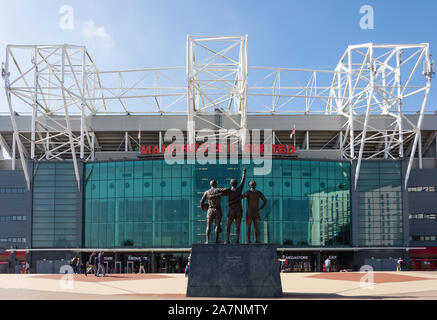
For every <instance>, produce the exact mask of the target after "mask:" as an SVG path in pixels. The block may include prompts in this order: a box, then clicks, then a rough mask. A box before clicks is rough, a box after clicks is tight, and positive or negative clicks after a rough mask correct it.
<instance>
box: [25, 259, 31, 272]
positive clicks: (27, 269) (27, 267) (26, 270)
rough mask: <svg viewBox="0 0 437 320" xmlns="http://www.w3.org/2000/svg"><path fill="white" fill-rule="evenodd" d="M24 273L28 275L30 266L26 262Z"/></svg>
mask: <svg viewBox="0 0 437 320" xmlns="http://www.w3.org/2000/svg"><path fill="white" fill-rule="evenodd" d="M24 272H25V273H30V265H29V262H27V261H26V269H25V271H24Z"/></svg>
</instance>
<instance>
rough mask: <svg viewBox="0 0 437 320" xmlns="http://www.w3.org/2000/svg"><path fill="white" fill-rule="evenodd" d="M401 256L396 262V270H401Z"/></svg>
mask: <svg viewBox="0 0 437 320" xmlns="http://www.w3.org/2000/svg"><path fill="white" fill-rule="evenodd" d="M402 262H403V261H402V258H399V259H398V261H397V263H396V271H402Z"/></svg>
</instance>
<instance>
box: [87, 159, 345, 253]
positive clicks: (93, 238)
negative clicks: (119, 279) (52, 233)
mask: <svg viewBox="0 0 437 320" xmlns="http://www.w3.org/2000/svg"><path fill="white" fill-rule="evenodd" d="M243 167H246V168H247V180H246V186H245V187H244V189H243V190H247V189H248V182H249V181H250V180H255V181H256V182H257V189H258V190H260V191H261V192H263V193H264V195H265V196H266V198H267V200H268V204H267V206H266V208H265V209H264V210H262V211H261V213H260V215H261V221H260V224H259V235H260V241H261V242H262V243H276V244H278V245H280V246H285V247H287V246H290V247H299V246H300V247H311V246H315V247H317V246H350V245H351V240H350V239H351V235H350V233H351V218H350V217H351V206H350V164H349V163H348V162H330V161H302V160H290V159H288V160H279V159H276V160H273V167H272V171H271V173H270V174H269V175H266V176H253V165H245V164H244V165H243V164H242V163H241V161H240V163H238V164H226V165H223V164H221V165H198V164H197V165H176V164H175V165H168V164H166V163H165V161H164V160H143V161H116V162H95V163H86V164H85V174H84V175H85V176H84V188H85V189H84V246H85V247H87V248H95V247H99V248H128V247H132V248H154V247H156V248H170V247H171V248H188V247H190V246H191V244H193V243H203V242H204V241H205V228H206V213H205V212H203V211H201V209H200V206H199V202H200V199H201V197H202V195H203V193H204V191H206V190H207V189H209V181H210V180H211V179H216V180H217V181H218V184H219V185H218V186H219V187H221V188H222V187H228V186H229V182H230V180H231V179H232V178H235V179H238V180H240V179H241V174H242V169H243ZM245 206H246V204H245V200H243V210H244V212H245ZM222 208H223V219H222V223H221V227H222V230H223V232H222V233H221V240H222V241H223V240H224V237H225V232H226V230H225V229H226V219H227V198H226V197H224V198H223V199H222ZM244 217H245V214H243V222H242V225H241V236H240V237H241V239H240V240H241V241H243V243H244V242H245V241H246V234H245V220H244ZM211 237H212V235H211ZM231 241H232V242H234V241H235V225H233V227H232V230H231Z"/></svg>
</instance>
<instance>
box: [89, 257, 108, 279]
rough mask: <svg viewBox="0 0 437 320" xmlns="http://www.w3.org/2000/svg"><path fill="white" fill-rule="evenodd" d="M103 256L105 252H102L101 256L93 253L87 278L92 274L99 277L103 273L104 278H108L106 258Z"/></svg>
mask: <svg viewBox="0 0 437 320" xmlns="http://www.w3.org/2000/svg"><path fill="white" fill-rule="evenodd" d="M103 254H104V253H103V251H100V252H99V254H97V252H93V253H92V254H91V255H90V256H89V258H88V267H87V269H86V271H85V276H88V273H91V272H92V273H93V274H94V275H95V276H96V277H98V276H99V275H100V272H102V274H103V276H104V277H106V273H105V256H104V255H103Z"/></svg>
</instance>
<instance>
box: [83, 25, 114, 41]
mask: <svg viewBox="0 0 437 320" xmlns="http://www.w3.org/2000/svg"><path fill="white" fill-rule="evenodd" d="M79 26H80V33H81V34H82V35H83V36H85V37H87V38H89V39H95V38H98V39H103V40H111V41H112V37H111V36H110V35H109V34H108V33H106V31H105V28H104V27H97V26H96V23H95V22H94V20H88V21H85V22H80V23H79Z"/></svg>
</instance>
